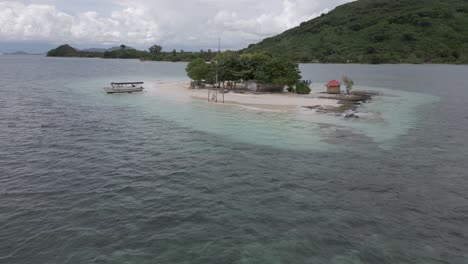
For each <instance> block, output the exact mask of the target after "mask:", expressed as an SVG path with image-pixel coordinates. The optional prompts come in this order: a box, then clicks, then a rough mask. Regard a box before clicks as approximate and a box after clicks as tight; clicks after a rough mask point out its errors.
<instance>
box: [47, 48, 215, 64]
mask: <svg viewBox="0 0 468 264" xmlns="http://www.w3.org/2000/svg"><path fill="white" fill-rule="evenodd" d="M216 54H217V53H215V52H212V51H211V50H208V51H204V50H201V51H199V52H186V51H183V50H181V51H176V50H173V51H171V52H164V51H162V47H161V46H159V45H153V46H151V47H150V48H149V49H148V51H142V50H137V49H134V48H131V47H128V46H126V45H123V44H122V45H120V47H119V48H116V49H110V50H107V51H102V52H100V51H83V50H78V49H75V48H73V47H71V46H70V45H68V44H65V45H61V46H59V47H57V48H56V49H53V50H51V51H49V52H48V53H47V56H48V57H88V58H105V59H140V60H153V61H173V62H177V61H192V60H194V59H197V58H200V59H203V60H205V61H209V60H211V59H213V58H214V56H216Z"/></svg>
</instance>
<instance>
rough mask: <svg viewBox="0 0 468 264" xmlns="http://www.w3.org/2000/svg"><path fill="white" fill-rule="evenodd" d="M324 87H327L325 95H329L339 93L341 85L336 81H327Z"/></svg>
mask: <svg viewBox="0 0 468 264" xmlns="http://www.w3.org/2000/svg"><path fill="white" fill-rule="evenodd" d="M325 86H327V93H329V94H340V93H341V83H340V82H339V81H337V80H333V81H329V82H328V83H327V85H325Z"/></svg>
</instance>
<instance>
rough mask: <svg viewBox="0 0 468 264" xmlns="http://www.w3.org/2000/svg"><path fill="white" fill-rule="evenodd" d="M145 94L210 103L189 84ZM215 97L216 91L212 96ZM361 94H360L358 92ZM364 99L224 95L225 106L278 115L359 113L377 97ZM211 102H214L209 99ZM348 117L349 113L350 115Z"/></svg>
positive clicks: (158, 84)
mask: <svg viewBox="0 0 468 264" xmlns="http://www.w3.org/2000/svg"><path fill="white" fill-rule="evenodd" d="M146 92H147V93H149V94H151V95H155V96H162V97H166V98H170V99H174V100H183V101H199V102H201V101H204V102H206V103H212V104H216V103H215V102H209V100H208V89H191V88H189V82H187V81H172V82H171V81H153V82H149V85H148V86H147V87H146ZM212 93H213V89H212V90H211V93H210V94H212ZM356 93H358V92H356ZM359 93H360V94H362V95H357V94H353V95H345V94H341V95H339V96H336V95H329V94H326V93H323V91H320V90H317V89H314V87H312V92H311V93H310V94H309V95H299V94H295V93H289V92H284V93H260V94H258V93H250V92H247V93H234V92H232V91H231V92H228V93H225V94H224V104H225V105H237V106H240V107H243V108H246V109H251V110H258V111H275V112H308V113H320V114H334V115H343V116H345V115H346V113H348V112H349V111H353V110H355V109H356V106H357V105H359V104H360V103H361V102H362V101H366V100H369V99H370V98H371V96H372V95H377V93H373V94H371V93H368V92H359ZM222 96H223V94H222V93H218V103H217V104H221V105H222V104H223V103H222ZM210 99H212V98H210ZM348 114H349V113H348Z"/></svg>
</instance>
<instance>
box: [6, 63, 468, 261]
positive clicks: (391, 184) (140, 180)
mask: <svg viewBox="0 0 468 264" xmlns="http://www.w3.org/2000/svg"><path fill="white" fill-rule="evenodd" d="M184 68H185V64H183V63H154V62H144V63H143V62H139V61H132V60H100V59H52V58H43V57H19V56H0V82H1V83H0V263H57V264H58V263H60V264H62V263H138V264H139V263H268V264H271V263H372V264H374V263H468V192H467V190H468V162H467V160H468V107H467V102H468V82H467V81H466V80H467V79H466V76H467V73H468V67H467V66H443V65H381V66H369V65H318V64H314V65H302V66H301V69H302V72H303V76H304V78H305V79H311V80H313V81H314V82H323V81H327V80H329V79H333V78H337V76H338V77H339V76H341V75H342V74H348V75H349V76H352V77H353V78H354V80H355V82H356V83H358V84H359V85H362V86H369V87H381V88H385V89H387V90H391V91H394V92H395V93H396V94H400V95H401V100H400V101H399V102H404V101H408V102H411V103H412V102H416V101H417V100H416V99H417V98H426V97H428V98H431V99H427V100H426V99H424V100H422V99H421V102H418V103H417V105H416V106H415V107H413V108H403V107H393V108H392V107H391V106H388V104H383V103H382V105H383V106H381V107H380V108H379V107H378V105H379V104H378V103H379V102H380V101H379V99H376V100H375V101H374V102H372V103H371V104H374V106H370V107H375V108H376V109H374V111H376V112H381V114H382V116H384V117H385V118H387V119H385V120H384V121H382V123H381V124H380V125H379V126H378V127H377V126H374V125H373V124H369V123H366V122H365V121H359V122H361V123H344V122H347V121H344V120H340V121H337V122H338V123H337V124H331V123H330V122H324V123H323V124H320V125H319V126H317V127H318V128H316V127H315V126H314V125H312V124H311V125H304V126H301V125H300V122H299V121H297V120H296V121H294V122H292V123H288V122H290V121H289V119H290V116H288V115H286V114H284V115H283V114H265V113H256V112H249V111H240V110H239V109H237V108H230V107H219V106H216V107H212V106H209V105H207V104H204V103H196V102H194V103H186V102H185V103H179V102H171V101H167V100H165V99H163V98H154V97H152V96H149V95H148V94H147V93H143V94H134V95H123V96H108V95H105V94H104V93H103V91H102V89H101V87H102V86H104V85H106V84H107V83H108V82H110V81H117V80H144V81H147V82H151V81H158V80H165V81H171V80H184V79H185V73H184ZM415 98H416V99H415ZM375 105H377V106H375ZM401 105H402V106H403V105H405V104H403V103H402V104H401ZM392 113H395V114H392ZM291 118H295V117H291ZM235 120H242V122H239V123H235ZM340 122H342V123H340ZM233 123H234V124H235V125H232V124H233ZM43 124H46V125H47V126H46V127H42V126H41V125H43ZM200 124H202V125H200ZM212 124H216V125H212ZM330 126H332V127H341V126H348V127H352V128H353V129H354V131H361V132H362V134H360V135H357V134H359V133H357V134H356V135H355V134H354V133H352V134H346V133H345V134H342V133H337V132H336V131H339V130H327V129H330ZM266 128H267V129H266ZM314 129H315V130H314ZM323 129H325V130H323ZM266 130H268V131H266ZM252 131H253V132H252ZM320 131H321V132H320ZM323 131H334V132H333V133H328V134H327V133H324V132H323ZM281 135H282V136H281ZM296 135H297V136H296ZM307 135H310V141H307V140H308V138H307ZM315 135H319V136H317V137H316V136H315ZM298 140H299V142H303V145H304V148H300V147H298V146H300V144H298V143H297V142H298ZM305 141H307V142H305ZM314 146H318V147H314Z"/></svg>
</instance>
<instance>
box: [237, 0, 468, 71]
mask: <svg viewBox="0 0 468 264" xmlns="http://www.w3.org/2000/svg"><path fill="white" fill-rule="evenodd" d="M242 52H243V53H253V52H269V53H271V54H273V55H280V54H281V55H283V56H287V57H289V58H291V59H293V60H295V61H300V62H323V63H374V64H378V63H468V1H466V0H444V1H440V0H359V1H355V2H351V3H348V4H345V5H342V6H339V7H337V8H336V9H335V10H333V11H331V12H330V13H328V14H323V15H322V16H320V17H318V18H316V19H313V20H310V21H307V22H304V23H302V24H301V25H300V26H298V27H296V28H293V29H290V30H288V31H286V32H284V33H282V34H280V35H278V36H275V37H272V38H267V39H265V40H263V41H262V42H260V43H258V44H255V45H250V46H249V47H248V48H247V49H245V50H243V51H242Z"/></svg>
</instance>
